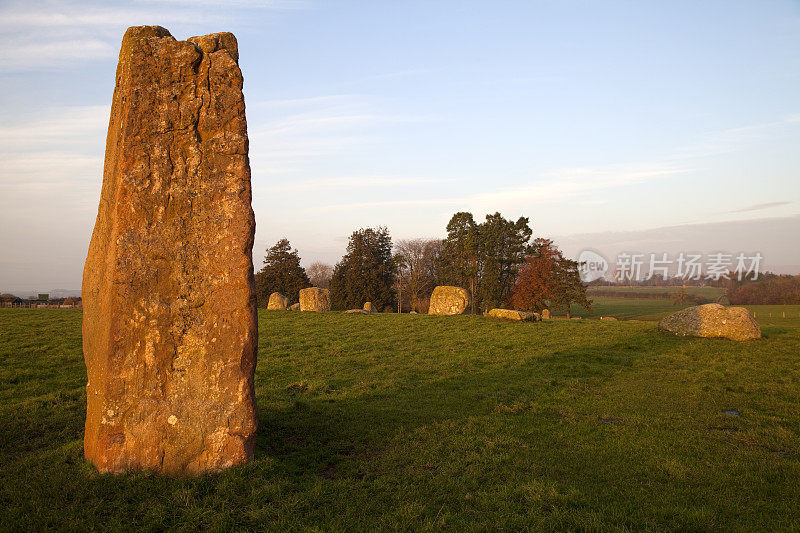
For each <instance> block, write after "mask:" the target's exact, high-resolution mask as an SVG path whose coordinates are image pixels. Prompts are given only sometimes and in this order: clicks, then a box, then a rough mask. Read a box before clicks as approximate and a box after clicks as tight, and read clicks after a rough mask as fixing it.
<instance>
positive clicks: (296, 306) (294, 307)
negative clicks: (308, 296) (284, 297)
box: [289, 302, 300, 311]
mask: <svg viewBox="0 0 800 533" xmlns="http://www.w3.org/2000/svg"><path fill="white" fill-rule="evenodd" d="M299 310H300V302H298V303H296V304H292V305H290V306H289V311H299Z"/></svg>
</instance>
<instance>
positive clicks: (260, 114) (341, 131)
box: [248, 94, 432, 171]
mask: <svg viewBox="0 0 800 533" xmlns="http://www.w3.org/2000/svg"><path fill="white" fill-rule="evenodd" d="M425 120H432V118H431V117H427V116H419V115H404V114H397V113H392V112H389V111H387V110H386V109H384V108H383V107H382V106H381V105H379V104H378V103H377V102H375V101H373V100H372V99H370V98H369V97H368V96H365V95H361V94H336V95H321V96H314V97H308V98H292V99H276V100H268V101H261V102H256V103H255V104H250V105H249V106H248V121H249V122H250V123H251V124H256V125H255V126H252V127H251V128H250V130H249V132H248V133H249V136H250V149H251V157H252V158H253V159H254V161H256V162H257V163H258V166H259V168H262V169H271V168H279V169H281V171H285V169H286V168H287V164H288V166H290V167H292V166H294V167H296V166H300V167H302V166H303V165H304V164H305V163H306V162H307V160H308V159H309V158H313V157H317V156H331V155H335V154H340V153H342V152H345V151H347V150H349V149H352V148H354V147H356V146H358V147H362V148H363V146H364V145H366V144H369V143H374V142H379V140H380V136H379V134H378V133H377V131H378V129H379V127H383V126H386V125H387V124H390V123H395V124H398V123H405V122H419V121H425Z"/></svg>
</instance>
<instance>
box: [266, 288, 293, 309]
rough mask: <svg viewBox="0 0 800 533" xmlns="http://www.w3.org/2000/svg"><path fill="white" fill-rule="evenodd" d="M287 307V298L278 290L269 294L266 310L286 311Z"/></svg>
mask: <svg viewBox="0 0 800 533" xmlns="http://www.w3.org/2000/svg"><path fill="white" fill-rule="evenodd" d="M288 308H289V298H287V297H286V296H284V295H283V294H281V293H279V292H273V293H272V294H270V295H269V302H267V311H286V310H287V309H288Z"/></svg>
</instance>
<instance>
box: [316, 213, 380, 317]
mask: <svg viewBox="0 0 800 533" xmlns="http://www.w3.org/2000/svg"><path fill="white" fill-rule="evenodd" d="M394 277H395V263H394V260H393V257H392V238H391V236H389V231H388V230H387V229H386V228H385V227H379V228H374V229H373V228H366V229H363V228H362V229H360V230H358V231H354V232H353V234H352V235H351V236H350V242H349V243H348V244H347V253H346V254H345V255H344V257H342V260H341V261H339V263H337V264H336V267H334V269H333V277H332V278H331V284H330V291H331V306H332V307H333V308H335V309H360V308H361V307H362V306H363V305H364V303H365V302H372V303H373V304H374V305H375V306H376V307H377V308H378V309H379V310H382V309H384V308H386V307H392V308H393V307H394V306H395V295H394V290H393V287H392V286H393V283H394Z"/></svg>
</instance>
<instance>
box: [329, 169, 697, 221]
mask: <svg viewBox="0 0 800 533" xmlns="http://www.w3.org/2000/svg"><path fill="white" fill-rule="evenodd" d="M688 171H689V169H685V168H677V167H669V166H652V165H633V166H628V167H610V168H563V169H555V170H552V171H549V172H547V173H545V174H543V175H542V176H538V177H537V178H535V179H534V180H532V183H531V184H529V185H525V186H521V187H508V188H500V189H495V190H490V191H487V192H481V193H477V194H467V195H456V196H444V197H441V196H440V197H435V198H412V199H407V200H382V201H376V202H358V203H344V204H331V205H327V206H323V207H322V208H321V209H323V210H328V211H340V210H351V209H367V208H386V207H413V206H441V207H451V208H458V209H468V210H473V211H476V212H489V211H496V210H501V211H515V210H517V209H519V208H521V207H523V208H531V207H533V206H535V205H537V204H541V203H544V202H552V201H556V200H565V199H568V198H574V197H579V196H585V195H587V194H589V193H596V192H598V191H600V190H605V189H614V188H618V187H623V186H628V185H633V184H637V183H643V182H647V181H652V180H656V179H661V178H665V177H667V176H673V175H676V174H680V173H684V172H688Z"/></svg>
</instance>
